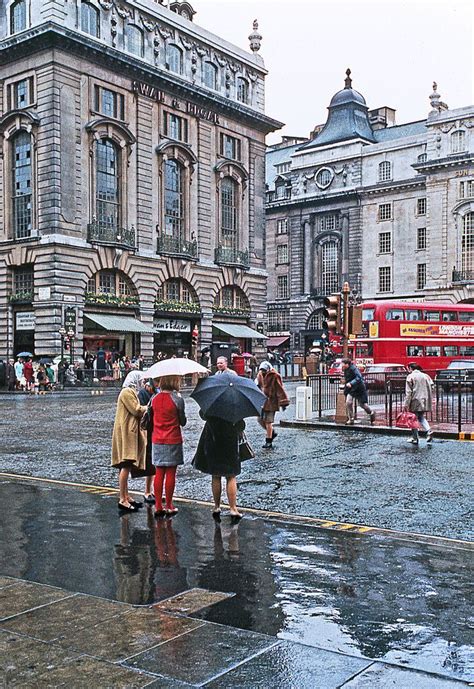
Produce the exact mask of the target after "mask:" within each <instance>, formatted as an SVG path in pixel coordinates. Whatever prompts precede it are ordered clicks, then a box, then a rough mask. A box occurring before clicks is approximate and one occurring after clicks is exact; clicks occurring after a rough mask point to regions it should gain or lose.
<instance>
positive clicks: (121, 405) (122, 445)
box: [112, 371, 146, 512]
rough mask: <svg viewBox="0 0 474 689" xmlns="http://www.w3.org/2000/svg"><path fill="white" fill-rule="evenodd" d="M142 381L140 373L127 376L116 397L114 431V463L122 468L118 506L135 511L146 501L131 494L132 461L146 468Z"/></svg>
mask: <svg viewBox="0 0 474 689" xmlns="http://www.w3.org/2000/svg"><path fill="white" fill-rule="evenodd" d="M140 384H141V373H140V372H139V371H132V372H131V373H129V374H128V376H127V377H126V379H125V381H124V383H123V386H122V391H121V392H120V395H119V397H118V400H117V411H116V413H115V423H114V431H113V435H112V466H113V467H116V468H117V469H118V470H119V490H120V499H119V503H118V506H119V510H121V511H123V512H136V511H137V509H138V508H139V507H141V506H142V505H143V503H141V502H136V501H135V500H132V499H131V498H130V496H129V494H128V477H129V474H130V469H131V468H132V466H133V465H135V466H136V467H137V469H144V468H145V452H146V431H144V430H142V429H141V428H140V419H141V417H142V416H143V414H144V413H145V410H146V407H143V406H142V405H141V404H140V402H139V400H138V394H137V390H138V387H139V386H140Z"/></svg>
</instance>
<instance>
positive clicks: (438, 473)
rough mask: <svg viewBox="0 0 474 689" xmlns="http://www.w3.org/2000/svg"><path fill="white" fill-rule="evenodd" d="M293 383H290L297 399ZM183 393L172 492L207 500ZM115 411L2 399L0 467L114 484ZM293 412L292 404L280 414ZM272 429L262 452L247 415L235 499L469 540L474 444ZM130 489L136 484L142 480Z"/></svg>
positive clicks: (191, 406) (61, 400) (65, 400)
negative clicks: (180, 458) (181, 459)
mask: <svg viewBox="0 0 474 689" xmlns="http://www.w3.org/2000/svg"><path fill="white" fill-rule="evenodd" d="M295 387H296V384H289V385H288V390H289V392H290V395H291V396H292V397H293V398H294V393H295ZM185 397H186V408H187V413H188V417H189V422H188V426H187V427H186V428H185V431H184V436H185V446H184V449H185V465H184V467H181V468H180V469H179V471H178V476H177V489H176V491H177V494H178V495H180V496H182V497H188V498H194V499H205V500H207V499H210V495H211V492H210V481H209V478H208V477H207V476H203V475H201V474H199V473H198V472H196V471H195V470H194V469H193V468H192V466H191V459H192V457H193V453H194V450H195V448H196V445H197V441H198V437H199V433H200V431H201V429H202V426H203V422H202V420H201V419H200V418H199V416H198V410H197V406H196V404H195V402H194V401H193V400H191V399H189V397H188V396H187V395H185ZM114 413H115V399H114V397H113V396H111V395H110V394H108V395H106V396H103V397H101V396H90V394H89V395H87V394H86V395H75V396H73V397H68V396H67V395H57V396H55V395H54V394H52V395H49V396H26V395H25V396H19V395H15V396H1V397H0V433H1V436H2V444H1V446H0V471H4V472H12V473H18V474H26V475H31V476H44V477H49V478H54V479H60V480H69V481H79V482H82V483H92V484H100V485H104V486H113V487H115V486H116V480H117V475H116V472H115V471H114V470H112V469H111V468H110V466H109V457H110V444H111V433H112V425H113V419H114ZM280 416H282V417H283V415H277V418H280ZM293 417H294V404H293V405H292V406H291V407H290V408H289V410H288V411H287V412H286V413H285V415H284V418H289V419H291V418H293ZM360 422H361V423H363V422H364V420H363V419H361V420H360ZM277 430H278V432H279V435H278V438H277V439H276V440H275V444H274V448H273V449H272V450H271V451H264V450H263V449H261V445H262V440H263V438H262V435H263V431H262V429H261V428H260V426H258V424H257V423H256V421H255V419H250V420H249V421H248V436H249V439H250V442H251V443H252V445H253V446H254V447H255V449H256V451H257V457H256V458H255V459H254V460H252V461H249V462H246V463H245V464H244V465H243V471H242V474H241V475H240V477H239V502H240V504H241V505H243V506H246V507H255V508H260V509H266V510H276V511H279V512H284V513H287V514H300V515H306V516H311V517H320V518H324V519H332V520H338V521H348V522H352V523H358V524H369V525H375V526H379V527H385V528H389V529H399V530H404V531H411V532H419V533H426V534H437V535H441V536H448V537H452V538H461V539H469V538H472V536H473V533H474V526H473V514H474V510H473V498H472V488H471V487H472V460H473V456H474V445H473V444H472V443H461V442H456V441H450V440H437V439H435V441H434V442H433V445H432V446H427V445H426V443H425V441H424V440H421V442H420V446H419V447H413V446H411V445H409V444H408V443H407V442H406V438H404V437H391V436H381V435H365V434H361V433H357V432H355V431H351V430H349V429H344V430H343V431H333V430H328V431H325V430H319V431H311V430H303V429H296V428H282V427H280V428H277ZM132 485H133V486H135V487H136V488H140V487H141V486H142V485H143V481H136V482H134V483H133V484H132Z"/></svg>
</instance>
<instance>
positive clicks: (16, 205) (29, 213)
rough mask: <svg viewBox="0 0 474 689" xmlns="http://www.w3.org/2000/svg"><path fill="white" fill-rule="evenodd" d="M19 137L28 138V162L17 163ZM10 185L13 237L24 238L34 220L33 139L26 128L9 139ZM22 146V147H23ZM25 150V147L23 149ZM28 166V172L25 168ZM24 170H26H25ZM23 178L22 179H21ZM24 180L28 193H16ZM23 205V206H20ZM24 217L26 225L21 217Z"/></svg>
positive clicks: (19, 160)
mask: <svg viewBox="0 0 474 689" xmlns="http://www.w3.org/2000/svg"><path fill="white" fill-rule="evenodd" d="M20 139H24V140H25V141H26V140H28V144H26V143H25V144H24V146H26V145H27V146H28V147H29V150H28V151H27V159H28V162H27V163H26V164H24V163H23V164H18V163H19V162H21V150H20V149H18V148H17V142H18V140H20ZM10 145H11V149H10V153H11V157H10V161H11V167H10V185H11V187H10V188H11V195H10V203H11V224H12V230H13V237H14V239H26V238H28V237H31V233H32V230H33V221H34V185H35V182H34V164H33V155H34V141H33V136H32V134H31V133H30V132H28V131H27V130H26V129H19V130H17V131H16V132H15V134H14V135H13V136H12V137H11V139H10ZM24 146H23V147H24ZM25 152H26V149H25ZM28 168H29V172H27V169H28ZM25 171H26V172H25ZM22 178H23V179H22ZM25 181H26V184H27V187H28V188H29V191H28V193H16V192H17V191H18V190H21V185H22V183H23V182H25ZM25 202H26V205H25ZM22 207H23V208H22ZM23 217H25V218H26V226H24V222H23V221H22V218H23Z"/></svg>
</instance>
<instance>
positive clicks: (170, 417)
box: [151, 392, 186, 445]
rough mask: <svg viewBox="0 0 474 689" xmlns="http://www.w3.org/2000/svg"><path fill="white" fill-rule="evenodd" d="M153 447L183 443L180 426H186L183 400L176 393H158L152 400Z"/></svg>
mask: <svg viewBox="0 0 474 689" xmlns="http://www.w3.org/2000/svg"><path fill="white" fill-rule="evenodd" d="M151 406H152V408H153V431H152V435H151V441H152V443H154V444H155V445H180V444H181V443H182V442H183V436H182V434H181V426H185V425H186V415H185V413H184V400H183V398H182V397H181V396H179V395H178V394H177V393H176V392H171V393H170V392H159V393H158V394H157V395H155V396H154V397H153V399H152V402H151Z"/></svg>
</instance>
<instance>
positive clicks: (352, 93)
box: [329, 86, 367, 108]
mask: <svg viewBox="0 0 474 689" xmlns="http://www.w3.org/2000/svg"><path fill="white" fill-rule="evenodd" d="M346 103H360V105H367V103H366V102H365V98H364V96H363V95H362V94H361V93H359V91H356V90H355V89H352V88H350V87H349V86H346V87H345V88H343V89H341V90H340V91H338V92H337V93H335V94H334V96H333V97H332V98H331V102H330V103H329V107H330V108H333V107H334V106H335V105H345V104H346Z"/></svg>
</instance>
